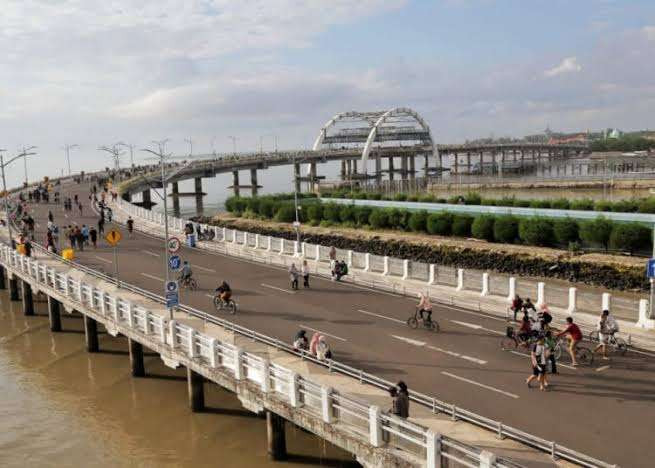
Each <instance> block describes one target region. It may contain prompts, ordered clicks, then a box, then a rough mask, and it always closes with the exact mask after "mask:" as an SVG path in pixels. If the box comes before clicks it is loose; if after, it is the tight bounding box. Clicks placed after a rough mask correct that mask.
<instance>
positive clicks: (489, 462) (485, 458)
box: [480, 450, 496, 468]
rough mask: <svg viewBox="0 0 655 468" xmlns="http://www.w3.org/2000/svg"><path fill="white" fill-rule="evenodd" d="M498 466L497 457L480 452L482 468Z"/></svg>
mask: <svg viewBox="0 0 655 468" xmlns="http://www.w3.org/2000/svg"><path fill="white" fill-rule="evenodd" d="M495 465H496V455H494V454H493V453H491V452H489V451H488V450H483V451H482V452H480V468H493V467H494V466H495Z"/></svg>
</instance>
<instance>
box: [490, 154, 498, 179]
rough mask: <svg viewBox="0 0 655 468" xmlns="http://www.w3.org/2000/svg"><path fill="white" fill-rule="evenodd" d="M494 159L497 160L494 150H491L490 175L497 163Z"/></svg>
mask: <svg viewBox="0 0 655 468" xmlns="http://www.w3.org/2000/svg"><path fill="white" fill-rule="evenodd" d="M496 159H497V154H496V150H491V173H492V174H493V173H494V171H495V170H496V162H497V161H496Z"/></svg>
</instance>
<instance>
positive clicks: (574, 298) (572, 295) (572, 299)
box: [566, 288, 578, 315]
mask: <svg viewBox="0 0 655 468" xmlns="http://www.w3.org/2000/svg"><path fill="white" fill-rule="evenodd" d="M577 307H578V290H577V288H569V307H568V308H567V309H566V313H567V314H569V315H573V314H574V313H575V310H576V309H577Z"/></svg>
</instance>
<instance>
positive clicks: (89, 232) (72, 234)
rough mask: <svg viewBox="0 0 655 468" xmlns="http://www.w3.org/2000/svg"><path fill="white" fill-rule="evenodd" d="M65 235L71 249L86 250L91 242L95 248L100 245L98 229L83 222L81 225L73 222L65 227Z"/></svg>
mask: <svg viewBox="0 0 655 468" xmlns="http://www.w3.org/2000/svg"><path fill="white" fill-rule="evenodd" d="M64 236H65V237H66V239H68V243H69V245H70V248H71V249H76V248H77V249H79V250H84V247H85V246H88V245H89V243H90V244H91V245H93V248H94V249H95V248H97V247H98V231H97V230H96V228H95V227H94V226H91V227H89V226H87V225H86V224H82V227H80V226H79V225H77V223H73V224H70V225H68V226H65V227H64Z"/></svg>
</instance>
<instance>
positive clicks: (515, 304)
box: [510, 294, 523, 322]
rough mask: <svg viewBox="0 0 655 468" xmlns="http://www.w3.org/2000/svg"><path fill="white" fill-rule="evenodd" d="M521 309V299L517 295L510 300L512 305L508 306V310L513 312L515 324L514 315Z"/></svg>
mask: <svg viewBox="0 0 655 468" xmlns="http://www.w3.org/2000/svg"><path fill="white" fill-rule="evenodd" d="M522 308H523V299H521V296H519V295H518V294H517V295H516V296H514V299H512V305H511V306H510V310H511V311H512V312H514V321H515V322H516V314H518V313H519V312H520V311H521V309H522Z"/></svg>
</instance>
